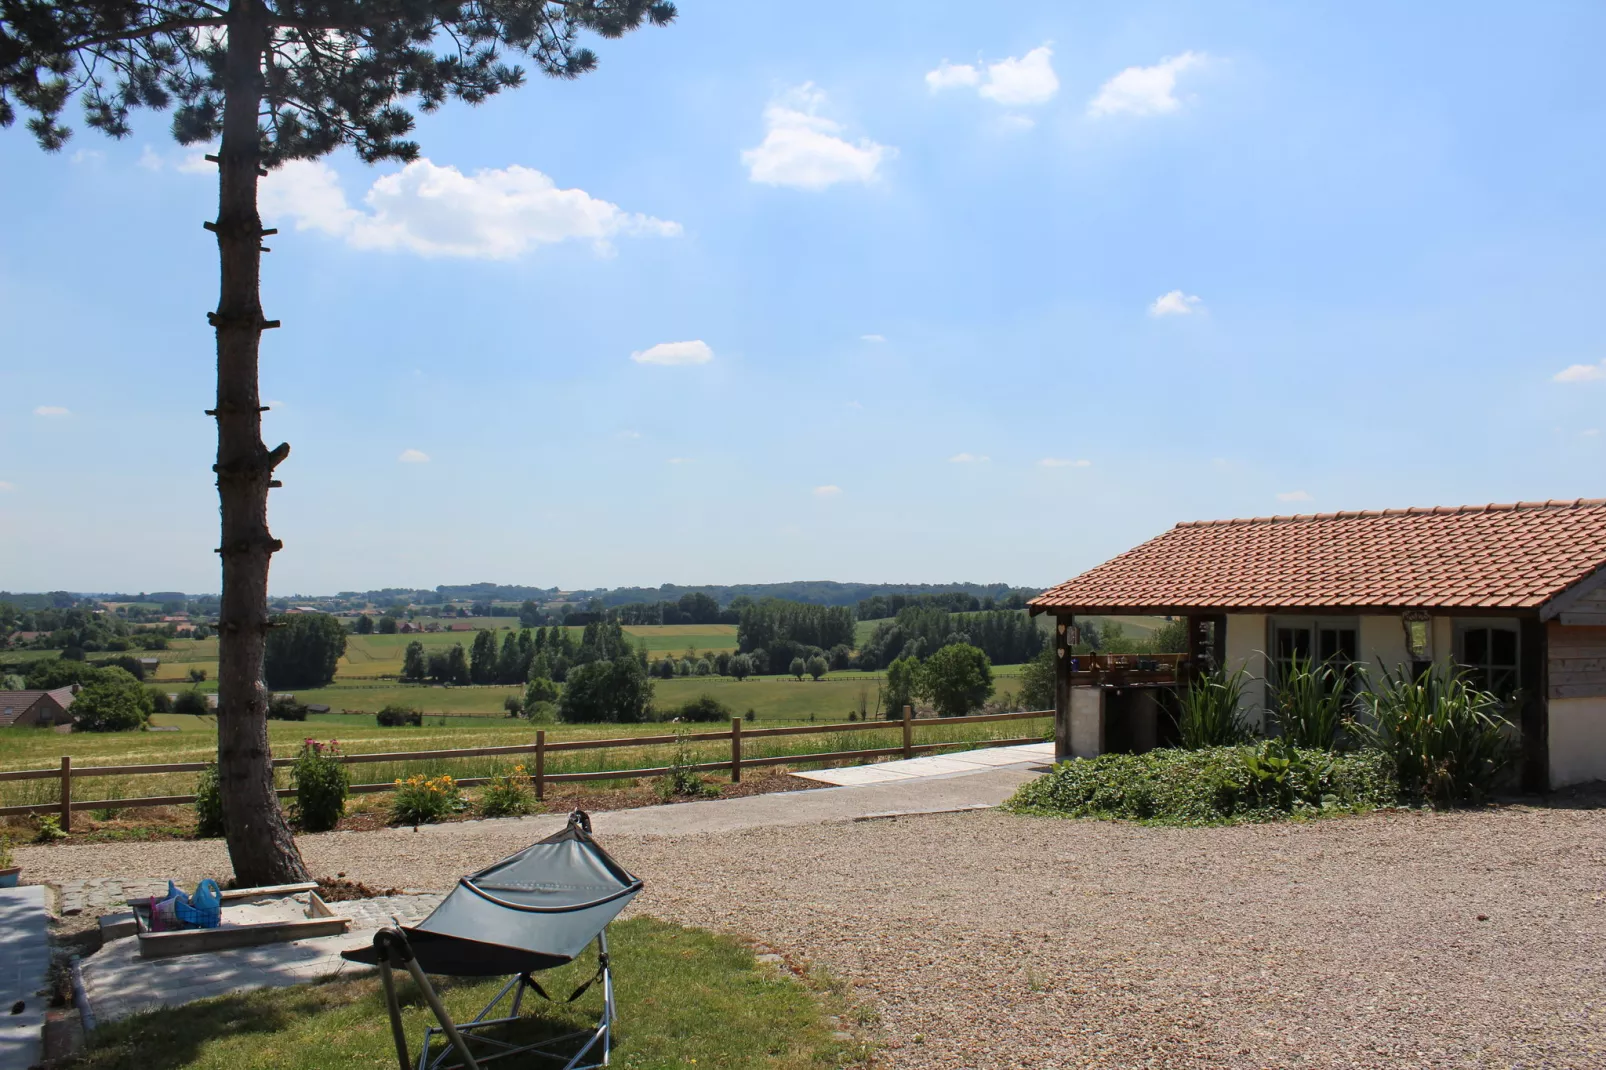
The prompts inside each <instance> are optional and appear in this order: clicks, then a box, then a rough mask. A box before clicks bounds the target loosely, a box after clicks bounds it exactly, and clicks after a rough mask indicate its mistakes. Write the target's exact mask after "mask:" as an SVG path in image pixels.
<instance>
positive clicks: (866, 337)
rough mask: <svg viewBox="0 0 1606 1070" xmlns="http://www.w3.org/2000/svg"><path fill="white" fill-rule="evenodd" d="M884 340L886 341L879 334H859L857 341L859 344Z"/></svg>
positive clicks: (883, 336) (884, 337)
mask: <svg viewBox="0 0 1606 1070" xmlns="http://www.w3.org/2000/svg"><path fill="white" fill-rule="evenodd" d="M886 340H887V339H886V336H885V335H880V334H861V335H859V341H861V342H885V341H886Z"/></svg>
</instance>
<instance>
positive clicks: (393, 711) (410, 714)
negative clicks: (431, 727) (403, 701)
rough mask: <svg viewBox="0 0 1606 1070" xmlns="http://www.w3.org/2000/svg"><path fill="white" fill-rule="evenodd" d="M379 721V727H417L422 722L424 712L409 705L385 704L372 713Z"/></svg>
mask: <svg viewBox="0 0 1606 1070" xmlns="http://www.w3.org/2000/svg"><path fill="white" fill-rule="evenodd" d="M374 717H375V719H377V720H378V721H379V727H380V728H402V727H405V726H407V725H412V726H413V727H415V728H416V727H418V726H420V725H422V724H423V723H424V714H423V711H421V710H415V709H413V708H412V707H410V706H394V705H393V706H386V707H385V708H384V709H382V710H380V711H379V712H378V713H376V714H374Z"/></svg>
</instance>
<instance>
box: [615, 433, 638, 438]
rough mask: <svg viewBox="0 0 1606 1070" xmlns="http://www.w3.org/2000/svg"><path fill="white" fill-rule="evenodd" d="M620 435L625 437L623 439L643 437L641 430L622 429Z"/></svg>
mask: <svg viewBox="0 0 1606 1070" xmlns="http://www.w3.org/2000/svg"><path fill="white" fill-rule="evenodd" d="M618 437H620V438H623V439H636V438H640V437H641V432H640V431H621V432H619V436H618Z"/></svg>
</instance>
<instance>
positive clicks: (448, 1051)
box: [374, 928, 616, 1070]
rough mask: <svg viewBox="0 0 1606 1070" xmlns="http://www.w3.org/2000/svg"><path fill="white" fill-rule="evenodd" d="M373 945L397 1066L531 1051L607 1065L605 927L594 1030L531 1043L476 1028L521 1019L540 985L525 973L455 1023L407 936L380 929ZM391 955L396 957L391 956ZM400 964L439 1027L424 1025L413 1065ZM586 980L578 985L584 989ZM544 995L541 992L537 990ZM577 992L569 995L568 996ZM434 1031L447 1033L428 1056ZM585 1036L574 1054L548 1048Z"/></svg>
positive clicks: (416, 1068)
mask: <svg viewBox="0 0 1606 1070" xmlns="http://www.w3.org/2000/svg"><path fill="white" fill-rule="evenodd" d="M374 946H376V947H378V948H380V949H381V950H382V951H383V954H381V955H380V958H379V980H380V983H381V984H382V985H383V986H384V989H385V1008H386V1009H387V1010H388V1011H389V1012H390V1032H391V1038H392V1039H393V1040H394V1041H395V1043H396V1058H397V1062H398V1065H399V1066H400V1070H479V1067H481V1066H483V1065H484V1064H486V1063H489V1062H494V1061H495V1060H497V1059H505V1058H507V1057H509V1056H512V1055H524V1054H529V1055H534V1056H538V1057H540V1058H545V1059H551V1060H553V1061H554V1062H558V1063H561V1064H562V1067H561V1070H595V1068H597V1067H603V1066H607V1065H608V1059H609V1055H610V1049H611V1047H612V1043H613V1023H614V1018H615V1013H616V1012H615V1008H614V1001H613V970H612V966H611V964H610V962H609V960H608V931H607V929H606V928H604V929H603V931H602V932H600V933H598V934H597V962H598V971H597V973H598V978H597V979H600V980H601V981H602V1017H601V1019H599V1020H598V1022H597V1025H596V1027H595V1028H594V1029H579V1030H576V1031H574V1032H572V1033H565V1034H563V1035H562V1036H558V1037H549V1038H548V1039H546V1040H542V1041H537V1042H536V1043H534V1044H522V1045H521V1044H513V1043H511V1042H509V1041H505V1040H501V1039H499V1038H497V1037H490V1036H481V1035H479V1034H478V1033H477V1032H476V1030H481V1029H489V1028H491V1027H492V1026H499V1025H506V1024H508V1023H509V1022H516V1021H518V1020H519V1007H520V1005H521V1003H522V1001H523V999H524V992H525V990H526V989H533V990H534V991H536V992H537V993H541V988H540V986H539V985H538V984H536V982H535V979H534V978H532V977H531V976H530V975H529V973H527V972H526V973H520V974H515V975H514V976H513V977H511V978H509V979H508V982H507V984H505V985H503V986H502V988H501V990H500V991H498V992H497V993H496V995H495V996H493V997H492V998H491V1001H490V1002H489V1003H487V1004H486V1005H485V1006H484V1008H482V1009H481V1010H480V1012H479V1013H478V1014H476V1015H475V1016H474V1017H473V1019H471V1020H470V1021H467V1022H464V1023H463V1024H461V1025H459V1024H457V1023H456V1022H454V1021H452V1016H451V1015H450V1014H449V1013H448V1012H447V1010H446V1006H445V1004H443V1003H442V1002H441V999H440V996H439V995H438V994H437V993H436V991H435V986H434V985H432V984H430V983H429V977H428V976H427V975H426V974H425V973H424V971H423V969H422V968H421V967H420V966H419V964H418V959H417V958H416V957H415V956H414V955H413V951H412V948H411V947H410V946H409V945H408V943H407V936H406V934H404V933H403V932H402V931H401V930H400V929H381V930H380V931H379V932H378V933H377V934H375V936H374ZM393 960H394V961H393ZM396 966H401V967H403V968H405V969H406V970H407V972H408V973H409V974H410V975H411V976H412V979H413V983H414V984H416V985H418V990H419V992H420V993H421V994H422V995H423V997H424V1002H425V1003H426V1004H427V1005H428V1006H429V1009H430V1012H431V1013H433V1014H434V1015H435V1019H436V1020H437V1021H438V1022H439V1023H440V1025H439V1026H433V1025H431V1026H425V1027H424V1045H423V1048H422V1050H420V1051H419V1053H418V1061H417V1063H416V1064H415V1063H414V1062H413V1060H412V1057H411V1055H410V1054H409V1052H408V1049H407V1034H406V1031H405V1030H404V1029H403V1028H402V1021H401V1006H400V1004H399V1003H398V1002H397V999H396V978H395V974H394V968H395V967H396ZM589 984H590V982H587V985H585V986H582V987H581V989H580V991H584V989H585V987H588V986H589ZM510 992H511V993H512V995H513V998H512V1000H511V1001H510V1005H509V1007H508V1012H507V1013H506V1014H504V1015H502V1016H501V1017H496V1018H492V1017H489V1015H491V1014H492V1013H493V1012H494V1011H495V1010H496V1007H497V1005H498V1004H499V1003H501V1002H502V1000H503V999H504V998H506V997H507V995H508V994H509V993H510ZM541 994H543V995H544V993H541ZM578 995H579V992H576V993H575V995H574V996H571V997H569V998H570V1000H571V1001H572V1000H573V999H574V998H576V997H577V996H578ZM437 1034H440V1035H443V1036H445V1038H446V1044H445V1046H444V1047H443V1048H442V1049H441V1050H440V1051H439V1052H438V1053H436V1055H435V1056H434V1058H431V1057H430V1049H431V1047H433V1045H434V1041H435V1037H436V1035H437ZM581 1037H587V1038H589V1039H587V1040H586V1042H585V1043H584V1044H582V1045H581V1046H580V1050H579V1051H577V1052H575V1053H574V1054H573V1055H572V1056H565V1055H563V1054H562V1053H561V1052H558V1051H554V1050H552V1049H554V1048H556V1047H557V1046H559V1045H562V1044H565V1043H566V1042H570V1041H574V1040H577V1039H579V1038H581ZM471 1042H472V1043H473V1044H479V1045H485V1046H488V1047H489V1049H490V1050H489V1051H488V1052H482V1054H481V1055H479V1056H478V1057H477V1058H476V1056H475V1054H474V1052H473V1051H472V1050H471V1048H470V1044H471ZM593 1050H597V1051H598V1052H599V1054H598V1055H596V1056H592V1058H591V1060H590V1061H589V1062H588V1061H586V1058H587V1056H588V1055H590V1054H591V1052H592V1051H593ZM454 1052H455V1053H456V1054H457V1056H458V1058H459V1059H461V1060H462V1061H461V1062H458V1063H453V1064H451V1065H450V1066H448V1064H447V1061H446V1060H447V1059H448V1058H450V1057H451V1055H452V1054H453V1053H454Z"/></svg>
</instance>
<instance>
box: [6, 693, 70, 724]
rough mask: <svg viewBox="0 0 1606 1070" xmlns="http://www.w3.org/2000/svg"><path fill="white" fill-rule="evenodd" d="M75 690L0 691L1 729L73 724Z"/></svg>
mask: <svg viewBox="0 0 1606 1070" xmlns="http://www.w3.org/2000/svg"><path fill="white" fill-rule="evenodd" d="M72 701H73V689H72V688H70V687H58V688H56V689H55V690H54V691H0V728H9V727H11V726H13V725H15V726H17V727H23V726H32V727H39V726H42V725H60V724H71V723H72V714H70V713H68V712H67V710H68V707H70V706H71V705H72Z"/></svg>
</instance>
